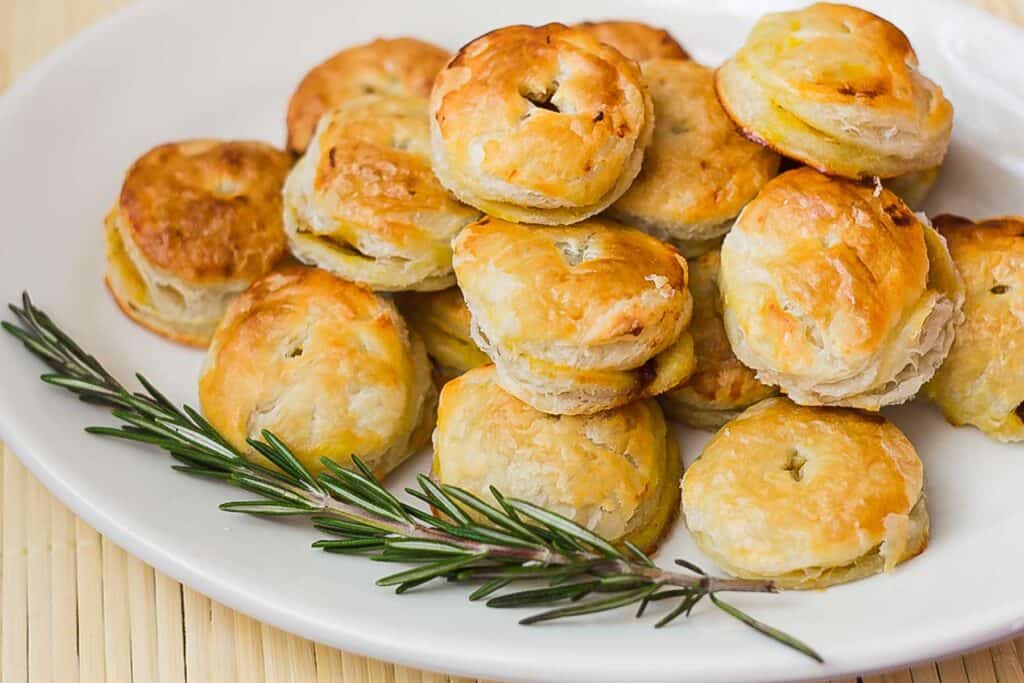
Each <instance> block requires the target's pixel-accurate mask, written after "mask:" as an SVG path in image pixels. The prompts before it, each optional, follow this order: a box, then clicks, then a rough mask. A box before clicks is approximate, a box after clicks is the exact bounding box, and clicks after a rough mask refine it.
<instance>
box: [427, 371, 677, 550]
mask: <svg viewBox="0 0 1024 683" xmlns="http://www.w3.org/2000/svg"><path fill="white" fill-rule="evenodd" d="M496 374H497V373H496V371H495V369H494V367H493V366H490V365H488V366H485V367H482V368H476V369H475V370H470V371H469V372H467V373H466V374H464V375H462V376H461V377H459V378H457V379H454V380H452V381H451V382H449V383H448V384H446V385H445V387H444V389H442V390H441V400H440V403H439V406H438V420H437V429H435V430H434V465H433V476H434V478H435V479H436V480H437V481H439V482H441V483H442V484H451V485H454V486H458V487H461V488H463V489H466V490H467V491H469V492H471V493H474V494H476V495H478V496H480V497H481V498H483V499H485V500H487V499H490V498H491V493H490V487H491V486H494V487H496V488H497V489H498V490H499V491H501V493H502V494H503V495H505V496H507V497H512V498H522V499H525V500H528V501H530V502H532V503H534V504H537V505H541V506H544V507H545V508H548V509H550V510H553V511H554V512H557V513H559V514H561V515H564V516H566V517H568V518H569V519H572V520H573V521H575V522H577V523H578V524H581V525H583V526H585V527H587V528H588V529H591V530H592V531H595V532H597V533H599V534H601V535H602V536H604V537H605V538H607V539H609V540H610V541H613V542H620V543H621V542H624V541H630V542H632V543H633V544H635V545H636V546H638V547H639V548H641V549H642V550H644V551H646V552H650V551H653V550H654V549H655V548H656V547H657V545H658V543H659V542H660V541H661V539H662V538H663V537H664V536H665V534H666V533H667V531H668V530H669V527H670V526H671V524H672V522H673V521H674V520H675V517H676V515H677V514H678V510H679V486H678V482H679V475H680V473H681V470H682V463H681V461H680V458H679V451H678V446H677V444H676V440H675V437H674V436H673V435H672V434H671V432H670V431H669V430H668V428H667V427H666V425H665V420H664V418H663V417H662V415H661V410H660V409H659V408H658V404H657V403H655V402H654V401H651V400H643V401H637V402H635V403H631V404H629V405H627V406H623V407H621V408H616V409H614V410H609V411H606V412H602V413H598V414H596V415H587V416H582V415H577V416H560V417H556V416H552V415H546V414H544V413H541V412H538V411H536V410H534V409H533V408H531V407H530V406H528V405H526V404H525V403H523V402H522V401H520V400H519V399H517V398H515V397H514V396H512V395H511V394H509V393H507V392H506V391H504V390H503V389H501V387H499V386H498V384H497V382H496Z"/></svg>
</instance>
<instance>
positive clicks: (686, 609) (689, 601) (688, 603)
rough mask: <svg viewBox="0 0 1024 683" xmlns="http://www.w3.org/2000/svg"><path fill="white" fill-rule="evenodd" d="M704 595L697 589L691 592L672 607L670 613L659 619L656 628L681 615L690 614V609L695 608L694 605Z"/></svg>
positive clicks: (666, 624)
mask: <svg viewBox="0 0 1024 683" xmlns="http://www.w3.org/2000/svg"><path fill="white" fill-rule="evenodd" d="M702 597H704V593H699V592H696V591H694V592H691V593H690V594H689V595H687V596H686V597H685V598H683V599H682V601H681V602H680V603H679V604H678V605H676V606H675V607H674V608H672V611H670V612H669V613H668V614H666V615H665V616H663V617H662V618H661V619H659V620H658V622H657V623H656V624H655V625H654V628H663V627H665V626H668V625H669V624H670V623H671V622H673V621H675V620H676V619H677V618H678V617H679V616H680V615H682V614H684V613H685V614H689V613H690V610H691V609H693V606H694V605H696V604H697V603H698V602H699V601H700V599H701V598H702Z"/></svg>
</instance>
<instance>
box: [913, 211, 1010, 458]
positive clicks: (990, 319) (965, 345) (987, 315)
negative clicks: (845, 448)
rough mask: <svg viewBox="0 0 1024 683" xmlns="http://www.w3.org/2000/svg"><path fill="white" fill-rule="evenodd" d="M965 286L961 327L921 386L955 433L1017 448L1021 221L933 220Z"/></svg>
mask: <svg viewBox="0 0 1024 683" xmlns="http://www.w3.org/2000/svg"><path fill="white" fill-rule="evenodd" d="M935 225H936V227H937V228H938V229H939V232H940V233H942V235H944V236H945V238H946V240H947V242H948V243H949V250H950V252H951V253H952V255H953V262H954V263H956V266H957V269H958V270H959V271H960V275H961V276H963V279H964V282H965V284H966V290H967V295H966V301H965V303H964V318H965V320H964V324H963V325H961V326H960V329H959V330H957V333H956V340H955V341H954V342H953V348H952V349H951V350H950V352H949V357H948V358H947V359H946V362H945V363H943V365H942V367H941V368H939V370H938V372H936V373H935V377H934V378H933V379H932V381H931V382H929V383H928V384H927V385H925V394H926V395H927V396H928V397H929V398H931V399H932V400H933V401H935V402H936V403H937V404H938V405H939V407H940V408H942V412H943V413H944V414H945V416H946V419H947V420H949V421H950V422H951V423H952V424H954V425H964V424H971V425H974V426H976V427H978V428H979V429H981V430H982V431H983V432H985V433H986V434H988V435H989V436H991V437H993V438H996V439H999V440H1000V441H1024V218H1021V217H1019V216H1013V217H1004V218H991V219H989V220H985V221H981V222H979V223H973V222H971V221H970V220H968V219H966V218H961V217H959V216H949V215H944V216H939V217H937V218H936V219H935Z"/></svg>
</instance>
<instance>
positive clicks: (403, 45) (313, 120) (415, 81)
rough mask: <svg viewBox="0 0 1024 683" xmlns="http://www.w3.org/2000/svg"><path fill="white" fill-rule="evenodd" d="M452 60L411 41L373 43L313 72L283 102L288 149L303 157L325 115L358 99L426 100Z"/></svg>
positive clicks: (433, 48) (346, 52) (344, 53)
mask: <svg viewBox="0 0 1024 683" xmlns="http://www.w3.org/2000/svg"><path fill="white" fill-rule="evenodd" d="M450 56H451V55H450V54H449V53H448V52H447V51H446V50H444V49H442V48H439V47H437V46H436V45H431V44H430V43H424V42H423V41H421V40H416V39H415V38H378V39H377V40H374V41H373V42H371V43H367V44H365V45H357V46H355V47H350V48H348V49H345V50H342V51H341V52H339V53H337V54H336V55H334V56H332V57H331V58H330V59H328V60H327V61H325V62H323V63H322V64H319V65H318V66H316V67H314V68H313V69H312V70H311V71H310V72H309V73H307V74H306V76H305V77H304V78H303V79H302V82H300V83H299V87H298V88H296V90H295V93H294V94H293V95H292V98H291V100H290V101H289V102H288V115H287V126H288V149H290V150H292V151H293V152H295V153H296V154H302V153H303V152H305V151H306V147H307V146H308V145H309V141H310V139H312V137H313V131H314V130H315V129H316V124H317V121H319V120H320V117H321V116H323V114H324V113H325V112H328V111H330V110H332V109H335V108H336V107H338V106H339V105H342V104H344V103H345V102H347V101H348V100H350V99H353V98H355V97H359V96H360V95H374V94H376V95H398V96H401V97H410V96H411V97H427V96H428V95H429V94H430V86H431V85H432V84H433V83H434V77H435V76H436V75H437V72H438V71H440V70H441V68H442V67H443V66H444V65H445V63H446V62H447V61H448V58H449V57H450Z"/></svg>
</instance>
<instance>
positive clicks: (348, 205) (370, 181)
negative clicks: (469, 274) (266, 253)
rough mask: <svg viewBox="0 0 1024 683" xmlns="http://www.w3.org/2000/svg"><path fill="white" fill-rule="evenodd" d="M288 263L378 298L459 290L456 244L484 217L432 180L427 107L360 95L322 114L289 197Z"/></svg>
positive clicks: (290, 179) (286, 209) (423, 103)
mask: <svg viewBox="0 0 1024 683" xmlns="http://www.w3.org/2000/svg"><path fill="white" fill-rule="evenodd" d="M284 201H285V207H284V221H285V230H286V231H287V234H288V242H289V246H290V247H291V250H292V253H293V254H294V255H295V256H296V257H297V258H298V259H299V260H301V261H303V262H304V263H308V264H311V265H315V266H319V267H320V268H323V269H325V270H329V271H331V272H332V273H335V274H336V275H340V276H341V277H343V278H345V279H347V280H351V281H353V282H359V283H362V284H365V285H366V286H368V287H370V288H371V289H374V290H378V291H396V290H408V289H415V290H436V289H444V288H445V287H450V286H451V285H453V284H455V276H454V275H452V264H451V260H452V250H451V240H452V237H454V236H455V234H456V233H457V232H458V231H459V230H461V229H462V227H463V226H465V225H466V224H467V223H469V222H471V221H473V220H475V219H476V218H477V217H479V215H480V212H479V211H477V210H476V209H473V208H471V207H469V206H466V205H465V204H461V203H459V202H457V201H456V200H455V199H453V198H452V197H451V196H450V195H449V194H448V193H447V192H446V191H445V189H444V188H443V187H441V184H440V183H439V182H437V179H436V178H435V177H434V173H433V172H432V171H431V170H430V133H429V124H428V119H427V101H426V100H425V99H423V98H420V97H398V96H394V95H363V96H362V97H357V98H355V99H352V100H349V101H347V102H346V103H345V104H343V105H341V106H340V107H339V108H338V109H335V110H334V111H332V112H330V113H328V114H326V115H325V116H324V117H323V118H322V119H321V120H320V123H319V125H318V126H317V129H316V133H315V134H314V136H313V140H312V142H311V143H310V145H309V148H308V149H307V150H306V154H305V155H304V156H303V157H302V158H301V159H300V160H299V162H298V163H297V164H296V165H295V168H294V169H293V170H292V172H291V173H290V174H289V176H288V180H287V182H286V183H285V187H284Z"/></svg>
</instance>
